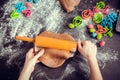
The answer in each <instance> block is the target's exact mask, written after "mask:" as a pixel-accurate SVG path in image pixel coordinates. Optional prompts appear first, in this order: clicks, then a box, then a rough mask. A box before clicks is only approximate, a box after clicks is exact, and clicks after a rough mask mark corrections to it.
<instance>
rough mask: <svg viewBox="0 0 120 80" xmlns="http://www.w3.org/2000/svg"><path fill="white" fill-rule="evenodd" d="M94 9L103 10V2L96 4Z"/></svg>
mask: <svg viewBox="0 0 120 80" xmlns="http://www.w3.org/2000/svg"><path fill="white" fill-rule="evenodd" d="M96 8H98V9H103V8H105V2H103V1H100V2H98V3H96Z"/></svg>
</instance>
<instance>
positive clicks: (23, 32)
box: [0, 0, 118, 69]
mask: <svg viewBox="0 0 120 80" xmlns="http://www.w3.org/2000/svg"><path fill="white" fill-rule="evenodd" d="M21 1H24V2H25V1H26V0H21ZM18 2H19V0H9V1H8V2H7V3H6V4H5V5H4V6H3V8H2V9H3V10H4V15H3V16H2V18H1V19H0V36H1V37H0V47H1V49H0V56H8V57H9V59H8V61H7V63H8V64H12V62H13V61H14V59H15V58H16V57H18V56H20V55H22V54H23V53H24V52H26V50H25V49H26V48H25V46H23V44H24V43H23V42H21V41H16V40H15V39H14V37H15V36H16V35H19V36H27V37H34V36H36V35H38V34H39V32H41V31H43V30H47V31H53V32H58V33H68V34H70V35H72V36H73V37H74V38H75V40H76V41H77V39H78V38H80V39H81V40H91V41H92V42H93V43H95V44H96V43H97V42H98V41H97V40H96V39H92V38H91V37H90V36H89V34H88V33H87V28H86V25H87V24H89V23H92V20H91V19H89V20H83V23H82V24H81V27H80V28H76V29H68V28H65V27H62V26H61V23H64V22H65V20H63V18H64V17H65V15H66V16H67V15H68V14H67V13H63V11H62V8H61V6H60V4H59V2H58V1H57V2H56V1H55V0H39V2H38V3H37V4H32V7H31V11H32V16H31V17H30V18H25V17H24V16H23V15H22V14H21V17H20V18H18V19H10V18H9V15H10V13H11V12H12V11H13V10H14V4H16V3H18ZM71 14H72V13H71ZM64 28H65V29H64ZM5 45H6V46H5ZM26 45H28V44H26ZM22 51H23V52H22ZM117 56H118V52H114V50H111V49H109V48H108V49H102V50H98V54H97V58H98V60H99V65H100V66H101V67H102V68H103V69H104V67H105V66H106V64H107V62H112V61H116V60H117V59H118V58H117Z"/></svg>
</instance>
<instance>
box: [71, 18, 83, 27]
mask: <svg viewBox="0 0 120 80" xmlns="http://www.w3.org/2000/svg"><path fill="white" fill-rule="evenodd" d="M81 24H82V18H81V17H80V16H76V17H74V19H73V21H72V23H70V24H69V28H76V27H79V26H80V25H81Z"/></svg>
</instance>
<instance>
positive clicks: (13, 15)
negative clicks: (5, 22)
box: [10, 10, 21, 18]
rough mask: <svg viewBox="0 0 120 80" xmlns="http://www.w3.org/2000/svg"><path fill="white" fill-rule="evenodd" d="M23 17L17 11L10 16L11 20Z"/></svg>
mask: <svg viewBox="0 0 120 80" xmlns="http://www.w3.org/2000/svg"><path fill="white" fill-rule="evenodd" d="M20 16H21V15H20V13H18V12H17V11H16V10H14V11H13V12H12V13H11V14H10V18H19V17H20Z"/></svg>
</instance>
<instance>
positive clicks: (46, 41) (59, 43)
mask: <svg viewBox="0 0 120 80" xmlns="http://www.w3.org/2000/svg"><path fill="white" fill-rule="evenodd" d="M16 40H23V41H27V42H33V43H34V44H35V45H36V46H39V47H45V48H53V49H61V50H66V51H72V52H75V51H76V48H77V43H76V42H74V41H68V40H61V39H56V38H50V37H44V36H37V37H36V38H35V39H34V38H28V37H22V36H16Z"/></svg>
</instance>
